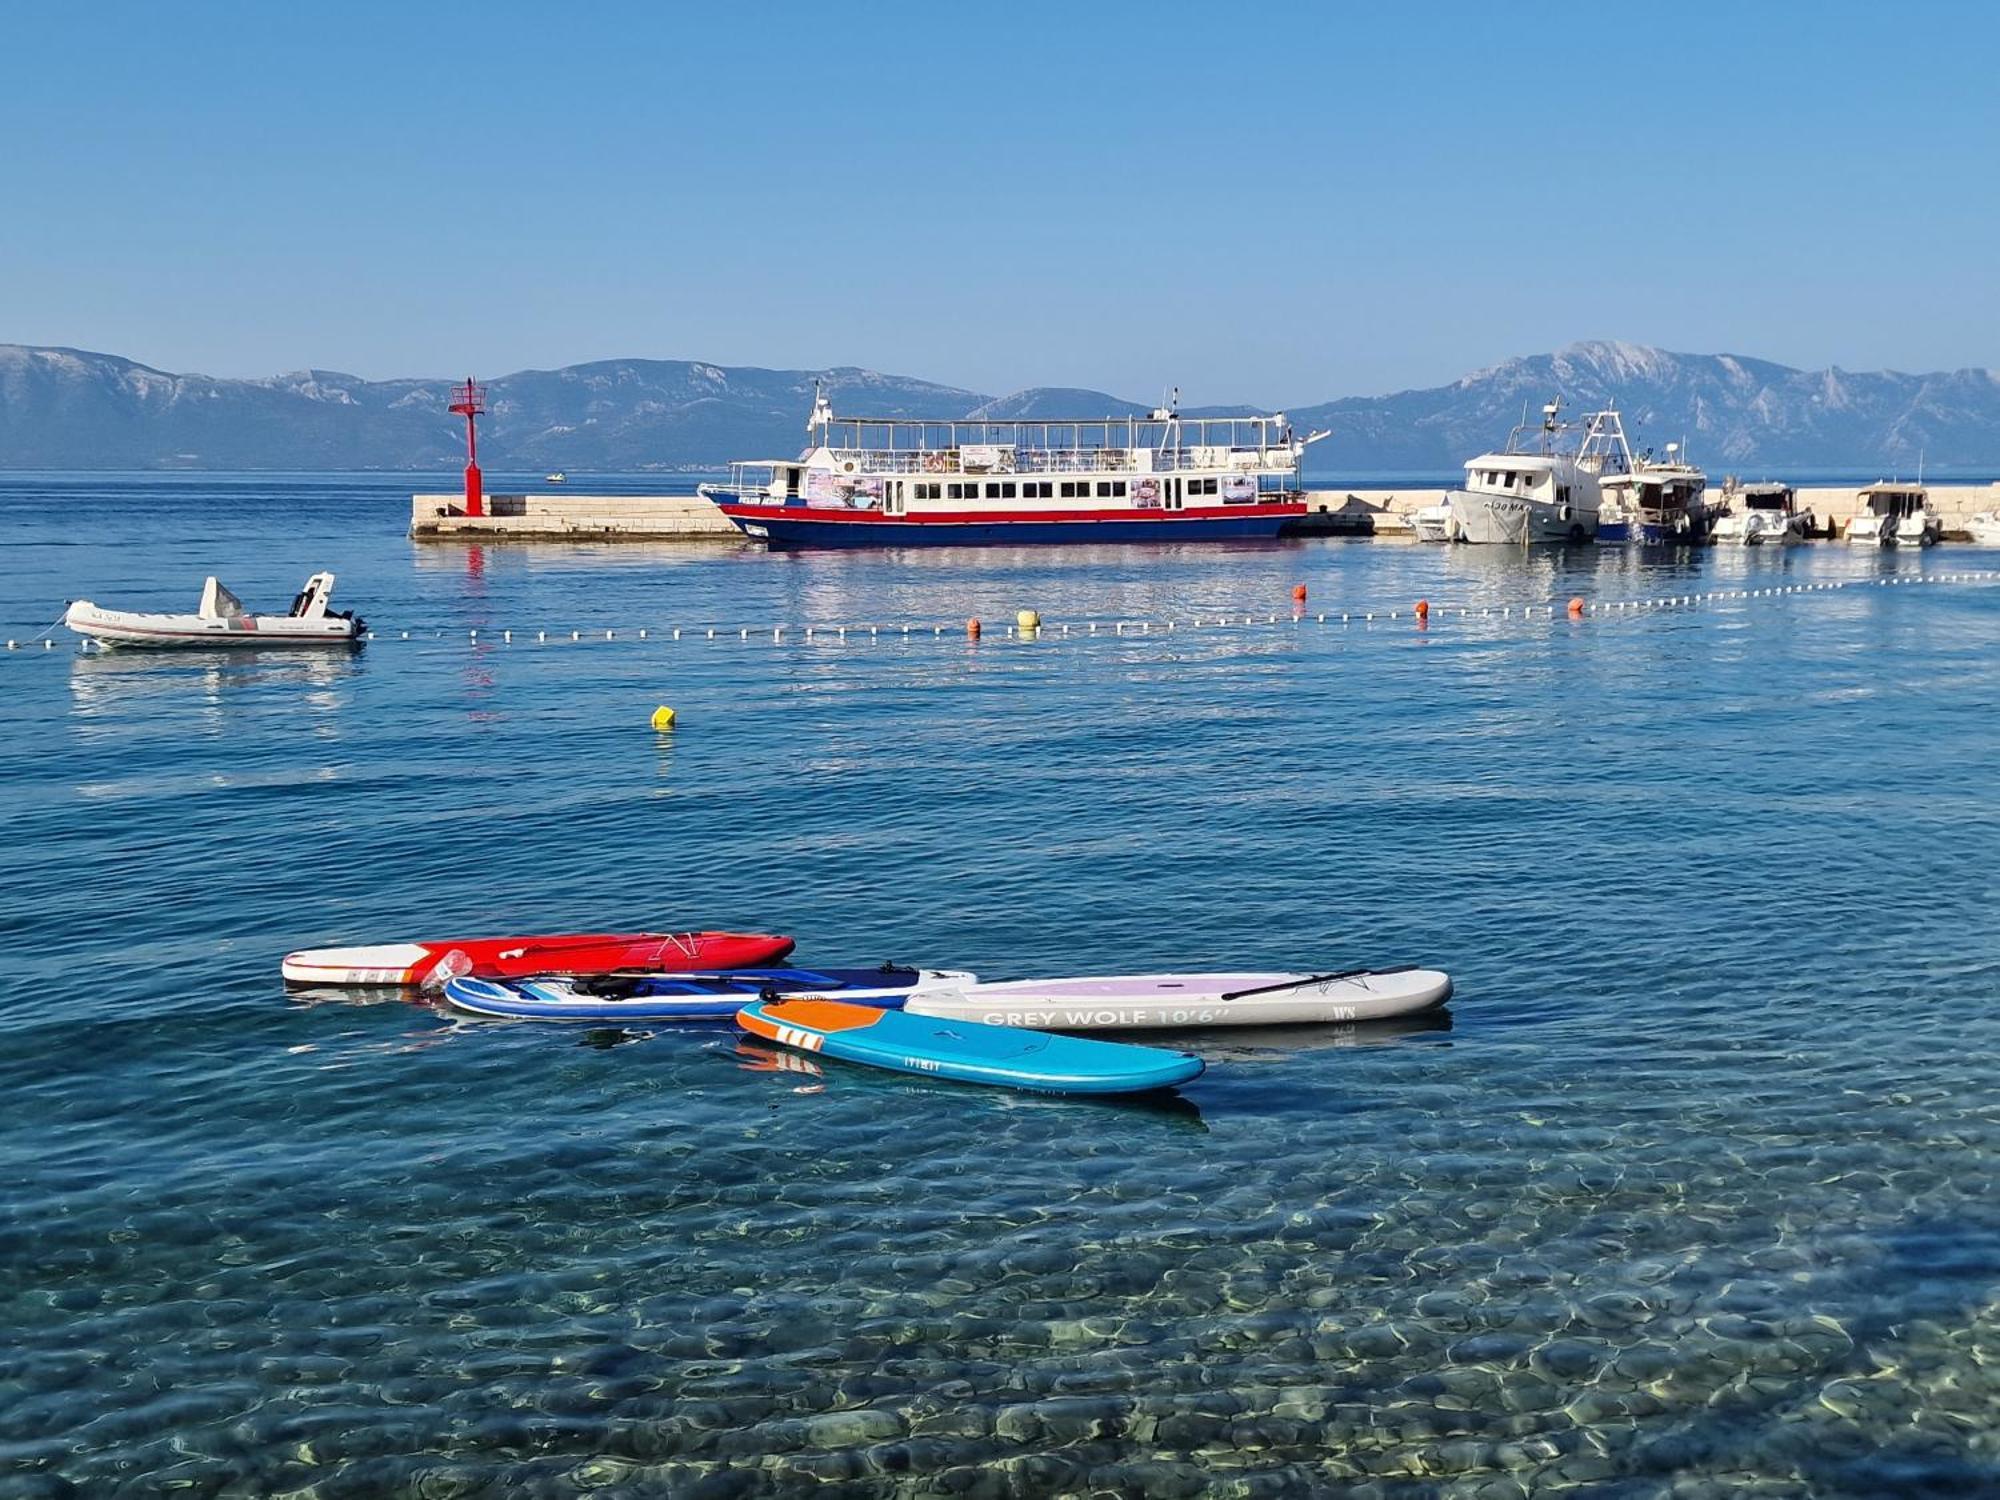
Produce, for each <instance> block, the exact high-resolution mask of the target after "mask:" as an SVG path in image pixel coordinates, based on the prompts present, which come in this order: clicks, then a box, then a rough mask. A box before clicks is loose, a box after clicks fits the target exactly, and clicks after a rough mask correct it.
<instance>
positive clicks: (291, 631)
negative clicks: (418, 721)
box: [63, 573, 367, 647]
mask: <svg viewBox="0 0 2000 1500" xmlns="http://www.w3.org/2000/svg"><path fill="white" fill-rule="evenodd" d="M332 597H333V575H332V574H331V573H315V574H313V575H312V577H310V578H308V579H307V580H306V585H305V587H304V588H302V589H300V590H299V592H298V597H297V598H295V599H293V600H292V607H291V609H290V611H289V612H288V613H286V614H282V615H253V614H251V613H250V612H249V611H248V610H246V609H244V607H243V601H242V600H240V599H238V598H237V597H236V596H235V595H234V594H232V593H230V592H229V590H228V589H226V588H224V587H223V586H222V585H221V584H220V583H218V582H217V581H216V580H215V579H214V578H213V577H211V578H209V580H208V581H207V582H206V583H204V584H203V585H202V590H201V604H200V607H199V608H198V609H197V610H196V611H195V613H193V614H191V615H166V614H147V613H145V612H143V611H139V610H128V609H105V608H103V607H102V606H101V605H97V604H93V603H91V602H90V600H88V599H78V600H77V601H76V602H74V603H73V604H71V605H70V607H69V611H68V612H67V613H66V614H65V615H64V616H63V624H65V625H67V626H69V628H70V629H71V630H74V631H75V632H76V633H77V634H78V635H85V636H89V637H90V638H91V639H93V640H95V641H96V642H97V643H98V644H99V645H100V646H105V647H112V646H153V647H160V646H347V645H352V644H354V643H355V642H357V641H359V640H360V639H361V638H362V635H363V633H364V632H365V631H366V629H367V626H366V625H365V624H364V623H363V622H362V621H360V620H358V619H356V618H355V617H354V614H353V612H352V611H351V610H347V611H342V610H333V609H330V608H328V607H327V606H328V601H329V600H330V599H331V598H332Z"/></svg>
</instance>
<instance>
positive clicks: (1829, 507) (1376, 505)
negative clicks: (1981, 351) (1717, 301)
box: [410, 483, 2000, 541]
mask: <svg viewBox="0 0 2000 1500" xmlns="http://www.w3.org/2000/svg"><path fill="white" fill-rule="evenodd" d="M1929 490H1930V497H1931V504H1932V506H1933V507H1935V508H1936V510H1937V512H1938V515H1939V516H1940V517H1941V518H1942V519H1943V522H1944V532H1945V536H1946V537H1947V538H1963V537H1964V536H1965V535H1966V526H1967V523H1968V521H1969V520H1970V519H1971V517H1972V516H1973V514H1974V513H1976V512H1978V511H1983V510H1995V509H2000V483H1995V484H1934V485H1931V486H1929ZM1709 493H1710V495H1712V496H1713V495H1719V494H1720V493H1721V491H1720V489H1719V488H1712V489H1711V490H1710V491H1709ZM1445 494H1446V492H1445V491H1444V490H1441V489H1396V490H1391V489H1357V490H1342V489H1318V490H1308V491H1307V492H1306V497H1305V498H1306V505H1307V513H1308V516H1309V517H1310V518H1312V519H1311V521H1310V523H1309V525H1308V527H1307V528H1306V529H1308V530H1323V531H1326V532H1329V533H1335V534H1346V535H1378V534H1379V535H1383V536H1397V535H1408V534H1409V532H1410V523H1409V515H1410V512H1412V511H1415V510H1421V509H1423V508H1424V507H1425V506H1427V505H1435V504H1437V503H1438V502H1439V501H1440V500H1442V499H1444V497H1445ZM1858 503H1859V499H1858V495H1857V492H1856V491H1855V490H1854V489H1851V488H1846V489H1843V488H1837V487H1824V486H1822V487H1812V488H1805V489H1801V490H1800V491H1799V504H1800V505H1801V506H1802V507H1804V508H1805V509H1807V510H1810V511H1811V512H1812V513H1813V515H1814V516H1815V518H1816V519H1817V521H1818V524H1819V527H1820V529H1821V530H1824V529H1825V528H1826V527H1827V526H1828V524H1829V523H1831V524H1832V525H1834V526H1835V527H1837V528H1839V529H1841V530H1844V529H1845V528H1846V526H1847V523H1848V521H1849V520H1850V519H1852V517H1853V515H1854V511H1855V508H1856V506H1857V504H1858ZM464 506H465V497H464V495H463V494H459V493H452V494H428V495H412V496H411V497H410V535H411V536H412V537H414V538H416V539H417V540H419V541H510V540H511V541H548V540H555V541H618V540H621V539H624V538H631V539H634V540H646V541H658V540H662V539H672V540H677V541H697V540H707V541H727V540H731V539H734V538H738V537H740V536H741V533H740V532H738V531H737V529H736V528H735V527H734V526H732V525H731V524H730V523H729V519H728V517H726V516H724V515H723V514H722V512H721V511H719V510H717V509H716V508H715V506H714V505H713V504H712V503H711V502H709V501H707V500H704V499H702V498H701V496H699V495H584V494H572V493H569V492H568V491H559V492H540V493H533V494H519V495H488V496H487V497H486V508H487V514H486V515H484V516H468V515H466V514H464Z"/></svg>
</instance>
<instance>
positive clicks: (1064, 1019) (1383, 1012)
mask: <svg viewBox="0 0 2000 1500" xmlns="http://www.w3.org/2000/svg"><path fill="white" fill-rule="evenodd" d="M1450 998H1451V978H1450V976H1449V975H1447V974H1443V973H1440V972H1439V971H1438V970H1436V969H1374V970H1369V969H1353V970H1348V971H1346V972H1343V973H1338V974H1127V975H1110V976H1106V977H1103V978H1097V979H1022V980H1015V981H1012V982H1009V983H1004V984H973V985H966V986H964V987H962V988H956V989H926V990H924V991H923V992H922V993H920V994H915V995H912V996H911V997H910V999H909V1002H908V1003H907V1004H906V1005H905V1006H904V1009H905V1010H907V1011H908V1012H909V1013H910V1014H911V1015H913V1016H917V1015H921V1016H940V1017H946V1018H949V1019H952V1020H961V1021H980V1022H984V1023H985V1024H987V1025H989V1026H1028V1027H1033V1028H1035V1029H1037V1030H1041V1031H1126V1030H1135V1029H1143V1028H1149V1027H1173V1026H1181V1027H1196V1026H1281V1025H1298V1024H1303V1023H1307V1022H1325V1021H1379V1020H1383V1019H1385V1018H1387V1017H1389V1016H1408V1015H1415V1014H1417V1013H1418V1012H1420V1011H1426V1010H1431V1009H1434V1008H1435V1007H1437V1006H1440V1005H1442V1004H1444V1002H1445V1001H1446V1000H1448V999H1450Z"/></svg>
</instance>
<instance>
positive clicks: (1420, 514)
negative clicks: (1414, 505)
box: [1410, 497, 1451, 542]
mask: <svg viewBox="0 0 2000 1500" xmlns="http://www.w3.org/2000/svg"><path fill="white" fill-rule="evenodd" d="M1410 529H1411V530H1412V531H1414V532H1416V534H1417V540H1418V541H1420V542H1448V541H1450V540H1451V500H1450V498H1449V497H1447V498H1445V499H1443V500H1440V501H1438V503H1437V504H1435V505H1426V506H1423V507H1422V508H1420V509H1418V510H1413V511H1411V512H1410Z"/></svg>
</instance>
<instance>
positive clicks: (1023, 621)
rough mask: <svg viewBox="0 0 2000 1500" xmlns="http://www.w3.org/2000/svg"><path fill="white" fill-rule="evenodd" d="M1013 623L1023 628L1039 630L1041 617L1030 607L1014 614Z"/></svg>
mask: <svg viewBox="0 0 2000 1500" xmlns="http://www.w3.org/2000/svg"><path fill="white" fill-rule="evenodd" d="M1014 623H1015V624H1016V625H1018V626H1020V627H1021V628H1022V629H1023V630H1040V629H1041V628H1042V617H1041V616H1040V615H1039V614H1037V613H1036V612H1035V611H1034V610H1032V609H1024V610H1022V611H1021V612H1020V613H1019V614H1017V615H1015V616H1014Z"/></svg>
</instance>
